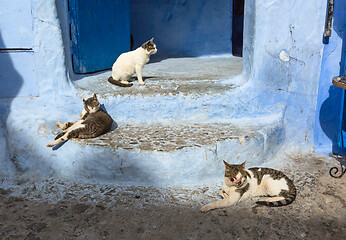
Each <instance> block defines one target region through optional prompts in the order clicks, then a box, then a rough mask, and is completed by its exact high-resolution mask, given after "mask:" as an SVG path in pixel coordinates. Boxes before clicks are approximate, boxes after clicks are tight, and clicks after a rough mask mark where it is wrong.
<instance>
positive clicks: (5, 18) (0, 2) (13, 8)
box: [0, 0, 34, 49]
mask: <svg viewBox="0 0 346 240" xmlns="http://www.w3.org/2000/svg"><path fill="white" fill-rule="evenodd" d="M0 31H1V37H2V41H0V48H12V49H13V48H30V49H32V48H33V44H34V35H33V28H32V18H31V1H24V0H11V1H9V0H0Z"/></svg>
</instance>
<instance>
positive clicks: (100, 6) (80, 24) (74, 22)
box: [69, 0, 130, 73]
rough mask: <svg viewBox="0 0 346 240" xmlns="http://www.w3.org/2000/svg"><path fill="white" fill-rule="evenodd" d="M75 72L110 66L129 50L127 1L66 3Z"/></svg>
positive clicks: (108, 0)
mask: <svg viewBox="0 0 346 240" xmlns="http://www.w3.org/2000/svg"><path fill="white" fill-rule="evenodd" d="M69 9H70V19H71V41H72V61H73V70H74V72H75V73H90V72H95V71H100V70H105V69H109V68H111V67H112V65H113V63H114V61H115V60H116V59H117V57H118V56H119V55H120V54H121V53H123V52H126V51H129V50H130V5H129V0H69Z"/></svg>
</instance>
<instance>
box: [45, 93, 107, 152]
mask: <svg viewBox="0 0 346 240" xmlns="http://www.w3.org/2000/svg"><path fill="white" fill-rule="evenodd" d="M83 103H84V109H83V111H82V112H81V114H80V117H79V120H78V121H76V122H65V123H64V124H61V123H59V122H57V123H56V125H57V126H58V127H59V128H61V129H62V130H63V131H62V132H61V133H59V134H58V135H57V136H56V138H55V141H54V142H51V143H48V144H47V147H53V146H55V145H57V144H59V143H62V142H65V141H67V140H69V139H71V138H81V139H83V138H95V137H98V136H100V135H102V134H104V133H106V132H108V131H109V130H110V129H111V127H112V124H113V119H112V117H111V116H109V114H108V113H107V112H106V111H104V110H103V109H102V108H101V107H100V102H99V101H98V100H97V96H96V94H94V96H93V97H91V98H88V99H87V100H84V99H83Z"/></svg>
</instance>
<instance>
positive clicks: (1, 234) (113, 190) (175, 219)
mask: <svg viewBox="0 0 346 240" xmlns="http://www.w3.org/2000/svg"><path fill="white" fill-rule="evenodd" d="M285 161H286V160H285ZM333 166H339V165H338V162H337V161H335V160H334V159H333V158H329V157H323V156H317V155H304V156H293V157H288V160H287V165H286V167H285V168H284V169H281V170H283V171H284V172H285V173H286V174H287V175H288V176H289V177H290V178H292V179H293V180H294V183H295V184H296V186H297V190H298V195H297V198H296V200H295V201H294V202H293V203H292V204H291V205H288V206H285V207H279V208H269V207H255V201H256V199H250V200H246V201H244V202H240V203H238V204H237V205H235V206H232V207H228V208H225V209H218V210H214V211H210V212H207V213H202V212H200V207H201V206H202V205H204V204H206V203H208V202H210V201H213V200H216V199H219V196H218V192H219V191H220V189H221V184H218V185H210V186H195V187H161V188H158V187H150V186H147V187H145V186H115V185H114V184H113V185H112V184H86V183H74V182H69V181H66V180H62V179H56V178H49V179H44V180H42V179H41V180H40V181H37V180H35V181H34V180H33V179H32V178H28V177H24V176H22V177H17V178H16V180H15V181H8V180H5V179H0V239H31V240H34V239H35V240H36V239H151V240H152V239H314V240H315V239H329V240H330V239H345V237H346V228H345V227H346V226H345V223H346V220H345V217H346V208H345V207H346V206H345V197H346V190H345V183H346V177H345V176H344V177H343V178H332V177H331V176H330V175H329V169H330V168H331V167H333ZM251 167H253V166H251ZM220 181H222V176H221V177H220Z"/></svg>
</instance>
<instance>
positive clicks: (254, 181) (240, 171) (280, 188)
mask: <svg viewBox="0 0 346 240" xmlns="http://www.w3.org/2000/svg"><path fill="white" fill-rule="evenodd" d="M224 164H225V167H226V169H225V177H224V183H223V189H222V191H221V193H220V194H221V196H222V197H223V200H219V201H215V202H211V203H209V204H207V205H205V206H203V207H202V208H201V211H202V212H207V211H209V210H212V209H216V208H223V207H228V206H231V205H234V204H236V203H237V202H239V201H242V200H244V199H247V198H250V197H257V196H270V197H269V198H267V199H265V200H264V201H258V202H256V203H257V204H258V205H265V206H269V207H280V206H285V205H288V204H290V203H292V202H293V201H294V199H295V198H296V188H295V186H294V184H293V182H292V181H291V180H290V179H289V178H288V177H287V176H286V175H285V174H283V173H282V172H280V171H278V170H275V169H271V168H249V169H248V170H246V169H245V162H243V163H242V164H240V165H232V164H228V163H226V162H225V161H224Z"/></svg>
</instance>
